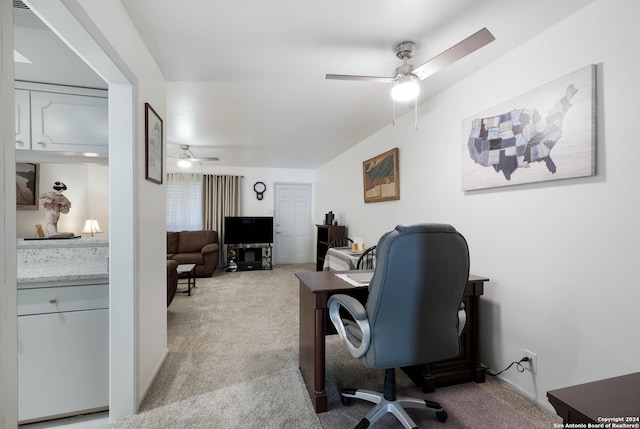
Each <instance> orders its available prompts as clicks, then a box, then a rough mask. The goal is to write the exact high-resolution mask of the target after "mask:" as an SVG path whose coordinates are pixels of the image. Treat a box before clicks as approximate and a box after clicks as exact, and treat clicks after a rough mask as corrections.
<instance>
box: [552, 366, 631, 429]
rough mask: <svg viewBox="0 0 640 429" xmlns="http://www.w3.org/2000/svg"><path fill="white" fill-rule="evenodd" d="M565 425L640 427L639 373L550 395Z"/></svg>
mask: <svg viewBox="0 0 640 429" xmlns="http://www.w3.org/2000/svg"><path fill="white" fill-rule="evenodd" d="M547 399H549V402H550V403H551V405H553V408H555V410H556V412H557V413H558V415H559V416H560V417H562V421H563V423H564V424H565V425H566V424H567V423H595V424H602V423H604V424H605V426H604V427H607V426H606V423H619V424H626V425H629V426H619V427H639V426H640V372H636V373H633V374H629V375H622V376H620V377H613V378H607V379H605V380H599V381H594V382H591V383H585V384H579V385H576V386H571V387H565V388H562V389H556V390H550V391H548V392H547Z"/></svg>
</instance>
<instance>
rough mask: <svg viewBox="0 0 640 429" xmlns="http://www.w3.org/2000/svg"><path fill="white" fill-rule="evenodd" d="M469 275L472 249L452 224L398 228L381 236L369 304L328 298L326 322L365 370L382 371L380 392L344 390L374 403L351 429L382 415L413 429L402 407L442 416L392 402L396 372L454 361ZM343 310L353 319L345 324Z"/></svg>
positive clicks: (410, 402) (441, 415)
mask: <svg viewBox="0 0 640 429" xmlns="http://www.w3.org/2000/svg"><path fill="white" fill-rule="evenodd" d="M468 277H469V250H468V247H467V243H466V241H465V239H464V237H463V236H462V235H461V234H459V233H458V232H457V231H456V230H455V229H454V228H453V227H452V226H450V225H442V224H424V225H414V226H397V227H396V228H395V229H394V230H393V231H391V232H389V233H387V234H385V235H384V236H382V238H381V239H380V241H379V242H378V246H377V249H376V267H375V271H374V274H373V278H372V279H371V283H370V284H369V296H368V299H367V303H366V305H364V306H363V305H362V304H361V303H360V302H359V301H357V300H356V299H354V298H352V297H349V296H347V295H341V294H339V295H333V296H332V297H331V298H330V299H329V302H328V306H329V316H330V318H331V322H332V323H333V324H334V326H335V327H336V330H337V331H338V334H339V336H340V338H341V339H342V341H343V342H344V343H345V344H346V346H347V348H348V349H349V352H350V353H351V355H352V356H353V357H355V358H358V359H360V361H361V362H362V364H363V365H364V366H366V367H368V368H376V369H384V370H385V384H384V393H382V394H381V393H378V392H373V391H370V390H363V389H344V390H343V391H342V398H343V403H345V404H348V402H349V401H350V400H351V399H352V398H357V399H363V400H366V401H369V402H373V403H374V404H376V405H375V406H374V407H373V408H372V409H371V410H370V411H369V413H368V414H367V415H366V416H365V417H364V418H363V419H362V420H361V421H360V423H359V424H358V425H357V426H356V429H365V428H368V427H369V426H370V425H372V424H373V423H374V422H376V421H377V420H378V419H379V418H380V417H381V416H382V415H384V414H385V413H388V412H390V413H393V415H394V416H395V417H396V418H397V419H398V420H399V421H400V422H401V423H402V425H403V426H404V427H405V428H407V429H412V428H416V427H417V426H416V424H415V423H414V422H413V420H412V419H411V417H410V416H409V415H408V414H407V412H406V411H405V408H422V409H431V410H433V411H435V413H436V417H437V418H438V420H440V421H445V420H446V419H447V412H446V411H445V410H444V409H442V407H441V406H440V404H438V403H436V402H432V401H425V400H419V399H414V398H407V397H401V396H396V383H395V368H400V367H404V366H411V365H419V364H424V363H429V362H437V361H441V360H444V359H449V358H453V357H455V356H457V355H458V354H459V352H460V333H461V332H462V330H463V328H464V325H465V322H466V313H465V311H464V305H463V304H462V298H463V295H464V290H465V287H466V283H467V279H468ZM341 309H344V310H346V311H347V312H348V313H349V315H350V317H349V318H346V319H343V318H342V317H341V314H340V311H341Z"/></svg>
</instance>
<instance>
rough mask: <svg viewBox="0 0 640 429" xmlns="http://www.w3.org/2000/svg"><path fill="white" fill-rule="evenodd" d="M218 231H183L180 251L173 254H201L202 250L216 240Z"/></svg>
mask: <svg viewBox="0 0 640 429" xmlns="http://www.w3.org/2000/svg"><path fill="white" fill-rule="evenodd" d="M215 235H216V231H181V232H180V235H179V237H178V251H177V252H172V253H189V252H200V251H201V250H202V248H203V247H204V246H205V245H206V244H208V243H212V242H214V241H217V240H216V238H217V237H216V236H215Z"/></svg>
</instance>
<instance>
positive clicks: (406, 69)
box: [325, 28, 495, 101]
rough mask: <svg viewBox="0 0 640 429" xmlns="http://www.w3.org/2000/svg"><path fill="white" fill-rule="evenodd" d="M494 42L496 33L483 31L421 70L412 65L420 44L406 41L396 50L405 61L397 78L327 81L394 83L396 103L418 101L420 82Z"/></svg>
mask: <svg viewBox="0 0 640 429" xmlns="http://www.w3.org/2000/svg"><path fill="white" fill-rule="evenodd" d="M494 40H495V37H494V36H493V34H491V32H490V31H489V30H487V29H486V28H483V29H481V30H479V31H477V32H475V33H474V34H472V35H471V36H469V37H467V38H466V39H464V40H462V41H461V42H459V43H457V44H455V45H453V46H452V47H450V48H449V49H447V50H446V51H444V52H442V53H441V54H439V55H436V56H435V57H433V58H431V59H430V60H429V61H427V62H426V63H424V64H422V65H420V66H418V67H414V66H413V65H411V64H409V63H408V61H409V60H410V59H411V58H412V57H413V55H414V54H415V52H416V45H415V44H414V43H413V42H402V43H400V44H398V45H397V46H396V47H395V53H396V56H397V57H398V58H399V59H401V60H402V65H401V66H399V67H398V68H396V70H395V74H394V76H391V77H379V76H356V75H344V74H327V75H326V76H325V78H326V79H338V80H358V81H365V82H380V83H393V88H392V89H391V97H392V98H393V99H394V100H396V101H407V100H414V99H415V98H416V97H417V96H418V92H419V91H420V87H419V86H418V81H420V80H423V79H426V78H427V77H429V76H431V75H433V74H434V73H436V72H438V71H440V70H442V69H444V68H445V67H447V66H449V65H450V64H453V63H454V62H456V61H458V60H459V59H462V58H464V57H466V56H467V55H469V54H470V53H472V52H474V51H476V50H478V49H480V48H481V47H483V46H485V45H486V44H488V43H491V42H493V41H494Z"/></svg>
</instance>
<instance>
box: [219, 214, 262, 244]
mask: <svg viewBox="0 0 640 429" xmlns="http://www.w3.org/2000/svg"><path fill="white" fill-rule="evenodd" d="M250 243H273V217H271V216H232V217H225V218H224V244H250Z"/></svg>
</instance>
